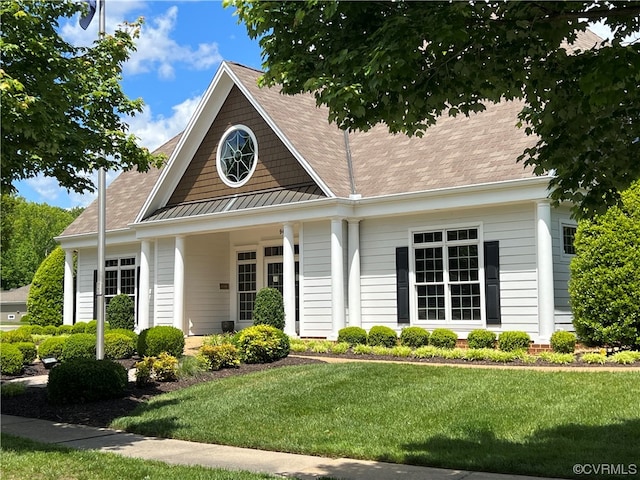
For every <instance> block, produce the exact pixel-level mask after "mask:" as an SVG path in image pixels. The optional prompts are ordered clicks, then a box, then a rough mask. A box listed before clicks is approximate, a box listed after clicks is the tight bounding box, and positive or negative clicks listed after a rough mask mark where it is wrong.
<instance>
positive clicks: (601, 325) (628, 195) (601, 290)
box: [569, 181, 640, 348]
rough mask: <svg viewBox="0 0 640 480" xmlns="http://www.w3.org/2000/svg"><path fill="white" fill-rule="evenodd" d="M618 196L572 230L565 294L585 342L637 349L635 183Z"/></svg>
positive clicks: (639, 249)
mask: <svg viewBox="0 0 640 480" xmlns="http://www.w3.org/2000/svg"><path fill="white" fill-rule="evenodd" d="M621 199H622V204H621V205H620V206H613V207H611V208H609V209H608V210H607V211H606V212H605V213H604V214H602V215H597V216H595V217H593V218H592V219H590V220H582V221H581V222H580V223H579V224H578V229H577V232H576V237H575V250H576V255H575V257H574V258H573V259H572V261H571V277H570V280H569V297H570V303H571V309H572V311H573V326H574V328H575V330H576V334H577V335H578V339H579V340H580V341H581V342H582V343H584V344H585V345H590V346H605V347H621V348H638V347H640V302H638V298H640V181H636V182H635V183H633V184H632V186H631V187H630V188H629V189H628V190H626V191H624V192H622V193H621Z"/></svg>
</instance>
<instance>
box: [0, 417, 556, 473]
mask: <svg viewBox="0 0 640 480" xmlns="http://www.w3.org/2000/svg"><path fill="white" fill-rule="evenodd" d="M0 422H1V426H2V432H3V433H8V434H11V435H16V436H19V437H24V438H29V439H32V440H36V441H38V442H42V443H54V444H58V445H64V446H67V447H71V448H77V449H82V450H99V451H102V452H111V453H117V454H119V455H124V456H127V457H135V458H142V459H147V460H159V461H162V462H166V463H171V464H179V465H203V466H206V467H216V468H224V469H227V470H248V471H251V472H261V473H271V474H274V475H280V476H284V477H295V478H300V479H304V480H306V479H317V478H319V477H322V476H328V477H333V478H336V479H345V480H388V479H395V478H402V480H462V479H464V480H490V479H491V480H545V479H542V478H541V477H525V476H518V475H503V474H495V473H480V472H469V471H465V470H446V469H441V468H429V467H416V466H412V465H397V464H392V463H384V462H373V461H366V460H353V459H349V458H325V457H313V456H309V455H295V454H291V453H281V452H268V451H264V450H252V449H248V448H237V447H227V446H223V445H210V444H203V443H193V442H185V441H182V440H171V439H162V438H152V437H144V436H141V435H135V434H131V433H126V432H122V431H118V430H111V429H108V428H95V427H87V426H84V425H70V424H65V423H55V422H50V421H47V420H38V419H33V418H24V417H15V416H12V415H2V417H1V419H0ZM549 480H550V479H549ZM556 480H557V479H556Z"/></svg>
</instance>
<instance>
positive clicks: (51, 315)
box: [27, 247, 65, 326]
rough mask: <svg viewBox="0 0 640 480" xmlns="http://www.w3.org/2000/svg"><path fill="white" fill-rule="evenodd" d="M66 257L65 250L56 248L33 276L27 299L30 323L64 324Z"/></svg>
mask: <svg viewBox="0 0 640 480" xmlns="http://www.w3.org/2000/svg"><path fill="white" fill-rule="evenodd" d="M64 255H65V254H64V250H63V249H62V248H60V247H56V248H55V249H54V250H53V251H52V252H51V253H50V254H49V256H47V258H45V259H44V260H43V262H42V263H41V264H40V266H39V267H38V270H36V273H35V274H34V276H33V280H32V281H31V289H30V290H29V296H28V297H27V310H28V311H29V321H30V322H31V323H32V324H34V325H43V326H44V325H54V326H58V325H61V324H62V309H63V304H64V292H63V286H64Z"/></svg>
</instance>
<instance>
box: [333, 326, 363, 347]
mask: <svg viewBox="0 0 640 480" xmlns="http://www.w3.org/2000/svg"><path fill="white" fill-rule="evenodd" d="M338 342H340V343H342V342H346V343H348V344H349V346H351V347H353V346H354V345H366V343H367V331H366V330H365V329H364V328H360V327H345V328H342V329H340V330H339V331H338Z"/></svg>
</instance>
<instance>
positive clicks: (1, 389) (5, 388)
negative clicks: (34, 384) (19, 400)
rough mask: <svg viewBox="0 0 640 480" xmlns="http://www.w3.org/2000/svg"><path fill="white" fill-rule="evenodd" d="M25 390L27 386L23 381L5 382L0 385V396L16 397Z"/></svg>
mask: <svg viewBox="0 0 640 480" xmlns="http://www.w3.org/2000/svg"><path fill="white" fill-rule="evenodd" d="M26 391H27V386H26V385H25V384H24V382H5V383H3V384H2V385H0V396H2V397H17V396H18V395H22V394H24V393H25V392H26Z"/></svg>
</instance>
